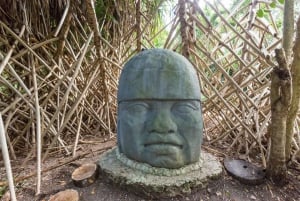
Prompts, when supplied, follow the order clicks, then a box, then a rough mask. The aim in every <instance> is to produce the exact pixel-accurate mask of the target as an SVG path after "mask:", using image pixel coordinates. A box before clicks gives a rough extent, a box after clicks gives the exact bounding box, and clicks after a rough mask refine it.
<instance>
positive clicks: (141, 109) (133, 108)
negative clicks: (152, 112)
mask: <svg viewBox="0 0 300 201" xmlns="http://www.w3.org/2000/svg"><path fill="white" fill-rule="evenodd" d="M148 109H149V105H148V104H146V103H142V102H138V103H129V104H128V105H127V107H126V110H127V111H129V112H131V113H135V114H139V113H145V112H147V111H148Z"/></svg>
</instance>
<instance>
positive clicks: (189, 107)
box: [172, 101, 200, 114]
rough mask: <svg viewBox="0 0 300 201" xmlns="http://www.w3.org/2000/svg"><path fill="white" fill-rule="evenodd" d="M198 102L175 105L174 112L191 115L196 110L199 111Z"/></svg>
mask: <svg viewBox="0 0 300 201" xmlns="http://www.w3.org/2000/svg"><path fill="white" fill-rule="evenodd" d="M197 103H198V102H191V101H188V102H180V103H176V104H175V105H173V107H172V110H173V111H175V112H178V113H183V114H184V113H190V112H193V111H195V110H199V108H200V106H199V103H198V104H197Z"/></svg>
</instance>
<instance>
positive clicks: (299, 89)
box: [285, 17, 300, 160]
mask: <svg viewBox="0 0 300 201" xmlns="http://www.w3.org/2000/svg"><path fill="white" fill-rule="evenodd" d="M293 52H294V59H293V62H292V66H291V74H292V80H293V82H292V94H293V95H292V101H291V106H290V109H289V113H288V117H287V125H286V150H285V157H286V159H287V160H289V159H290V157H291V151H292V139H293V136H294V127H295V119H296V117H297V112H298V110H299V103H300V17H299V18H298V20H297V35H296V41H295V44H294V48H293Z"/></svg>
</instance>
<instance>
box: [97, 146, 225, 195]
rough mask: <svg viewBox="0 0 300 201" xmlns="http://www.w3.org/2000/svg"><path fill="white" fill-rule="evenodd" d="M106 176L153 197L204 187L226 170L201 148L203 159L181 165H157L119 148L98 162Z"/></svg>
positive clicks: (103, 156) (106, 154) (116, 182)
mask: <svg viewBox="0 0 300 201" xmlns="http://www.w3.org/2000/svg"><path fill="white" fill-rule="evenodd" d="M98 164H99V167H100V168H99V170H100V174H101V175H102V178H104V179H107V180H108V181H109V182H112V183H113V184H116V185H118V186H120V187H121V188H125V189H127V190H129V191H131V192H133V193H136V194H142V195H144V196H146V197H149V198H165V197H174V196H177V195H182V194H189V193H191V192H192V190H193V189H195V188H203V187H205V186H206V185H207V183H208V182H209V180H213V179H217V178H219V176H220V175H221V173H222V165H221V163H220V162H219V161H218V160H217V159H216V158H215V157H214V156H213V155H211V154H209V153H206V152H203V151H201V158H200V161H199V163H195V164H191V165H188V166H185V167H183V168H179V169H166V168H155V167H152V166H150V165H148V164H144V163H138V162H135V161H132V160H130V159H128V158H127V157H126V156H124V155H123V154H120V153H119V152H118V149H117V148H114V149H112V150H109V151H107V152H105V153H104V154H102V155H101V157H100V160H99V162H98Z"/></svg>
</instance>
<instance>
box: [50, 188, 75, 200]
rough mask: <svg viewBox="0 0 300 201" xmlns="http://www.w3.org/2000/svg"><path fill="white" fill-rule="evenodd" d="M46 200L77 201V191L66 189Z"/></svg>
mask: <svg viewBox="0 0 300 201" xmlns="http://www.w3.org/2000/svg"><path fill="white" fill-rule="evenodd" d="M48 201H79V193H78V192H77V191H76V190H73V189H67V190H64V191H60V192H58V193H56V194H55V195H53V196H51V197H50V199H49V200H48Z"/></svg>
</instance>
